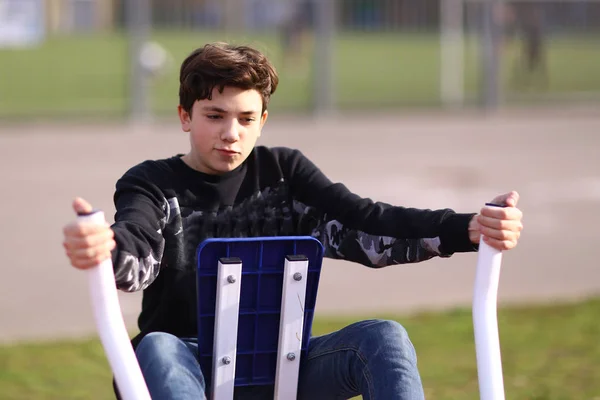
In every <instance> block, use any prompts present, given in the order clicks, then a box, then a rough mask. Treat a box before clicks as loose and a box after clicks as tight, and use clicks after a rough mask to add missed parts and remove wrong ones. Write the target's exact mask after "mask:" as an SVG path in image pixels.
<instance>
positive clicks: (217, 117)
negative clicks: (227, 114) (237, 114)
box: [206, 114, 221, 119]
mask: <svg viewBox="0 0 600 400" xmlns="http://www.w3.org/2000/svg"><path fill="white" fill-rule="evenodd" d="M206 118H208V119H219V118H221V116H220V115H218V114H209V115H207V116H206Z"/></svg>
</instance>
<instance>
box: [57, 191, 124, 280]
mask: <svg viewBox="0 0 600 400" xmlns="http://www.w3.org/2000/svg"><path fill="white" fill-rule="evenodd" d="M73 210H74V211H75V213H76V214H79V213H88V212H91V211H92V206H91V205H90V203H88V202H87V201H85V200H83V199H81V198H76V199H75V200H74V201H73ZM63 233H64V242H63V246H64V248H65V252H66V254H67V257H69V260H70V261H71V265H72V266H74V267H75V268H78V269H88V268H92V267H95V266H96V265H98V264H99V263H101V262H102V261H104V260H106V259H109V258H110V257H111V250H113V249H114V248H115V247H116V245H117V244H116V242H115V240H114V233H113V230H112V229H111V228H110V225H109V224H108V223H104V224H101V225H100V224H95V223H90V222H81V221H74V222H71V223H70V224H67V225H65V227H64V228H63Z"/></svg>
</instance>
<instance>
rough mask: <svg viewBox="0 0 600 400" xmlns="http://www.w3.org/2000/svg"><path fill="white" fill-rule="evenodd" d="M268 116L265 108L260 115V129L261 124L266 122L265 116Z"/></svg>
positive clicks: (263, 124)
mask: <svg viewBox="0 0 600 400" xmlns="http://www.w3.org/2000/svg"><path fill="white" fill-rule="evenodd" d="M268 116H269V112H268V111H267V110H265V112H264V113H263V114H262V115H261V117H260V129H261V130H262V128H263V126H265V124H266V123H267V117H268Z"/></svg>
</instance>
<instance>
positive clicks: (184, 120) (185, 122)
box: [177, 104, 192, 132]
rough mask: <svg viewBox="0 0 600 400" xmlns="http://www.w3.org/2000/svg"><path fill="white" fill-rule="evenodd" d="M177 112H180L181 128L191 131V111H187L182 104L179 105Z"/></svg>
mask: <svg viewBox="0 0 600 400" xmlns="http://www.w3.org/2000/svg"><path fill="white" fill-rule="evenodd" d="M177 113H178V114H179V121H180V122H181V130H182V131H184V132H189V131H190V130H191V127H190V124H191V121H192V116H191V115H190V113H189V112H187V111H185V109H184V108H183V106H182V105H181V104H180V105H178V106H177Z"/></svg>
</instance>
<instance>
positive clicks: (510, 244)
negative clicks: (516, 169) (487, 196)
mask: <svg viewBox="0 0 600 400" xmlns="http://www.w3.org/2000/svg"><path fill="white" fill-rule="evenodd" d="M518 201H519V193H517V192H515V191H512V192H509V193H506V194H503V195H500V196H497V197H495V198H494V200H492V203H493V204H497V205H500V206H505V207H494V206H485V207H483V208H482V209H481V211H480V213H479V214H478V215H475V216H474V217H473V219H471V222H470V223H469V239H471V242H472V243H479V239H480V236H481V235H483V240H484V242H486V243H487V244H489V245H490V246H491V247H493V248H495V249H498V250H510V249H512V248H514V247H515V246H516V245H517V242H518V240H519V236H521V230H523V224H522V222H521V220H522V218H523V213H522V212H521V210H519V209H518V208H517V202H518Z"/></svg>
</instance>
